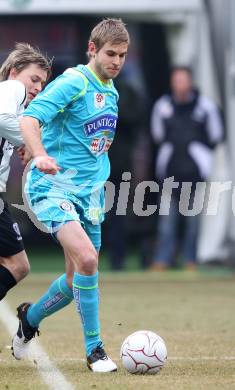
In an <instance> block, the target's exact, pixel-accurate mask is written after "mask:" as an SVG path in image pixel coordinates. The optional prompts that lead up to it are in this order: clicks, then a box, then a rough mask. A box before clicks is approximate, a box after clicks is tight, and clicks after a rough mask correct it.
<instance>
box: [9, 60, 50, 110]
mask: <svg viewBox="0 0 235 390" xmlns="http://www.w3.org/2000/svg"><path fill="white" fill-rule="evenodd" d="M9 79H11V80H19V81H21V82H22V83H23V84H24V86H25V88H26V91H27V104H28V103H30V102H31V100H32V99H33V98H34V97H35V96H36V95H37V94H38V93H39V92H41V90H42V88H43V87H44V85H45V83H46V80H47V72H46V71H45V70H43V69H42V68H40V66H38V65H37V64H30V65H28V66H27V67H26V68H24V69H23V70H21V71H20V72H17V70H16V69H14V68H13V69H11V72H10V76H9Z"/></svg>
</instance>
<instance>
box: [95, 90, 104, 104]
mask: <svg viewBox="0 0 235 390" xmlns="http://www.w3.org/2000/svg"><path fill="white" fill-rule="evenodd" d="M94 104H95V108H103V107H104V106H105V94H104V93H98V92H95V93H94Z"/></svg>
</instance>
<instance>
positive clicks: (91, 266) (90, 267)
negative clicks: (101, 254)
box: [80, 250, 98, 275]
mask: <svg viewBox="0 0 235 390" xmlns="http://www.w3.org/2000/svg"><path fill="white" fill-rule="evenodd" d="M97 266H98V255H97V252H96V251H95V250H90V251H89V252H87V253H86V254H84V255H83V256H82V259H81V262H80V267H81V269H82V271H83V272H84V273H85V274H87V275H89V274H93V273H94V272H96V270H97Z"/></svg>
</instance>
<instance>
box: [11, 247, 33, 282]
mask: <svg viewBox="0 0 235 390" xmlns="http://www.w3.org/2000/svg"><path fill="white" fill-rule="evenodd" d="M14 269H15V274H16V276H17V279H18V281H19V280H21V279H23V278H25V277H26V276H27V275H28V273H29V271H30V264H29V260H28V257H27V255H26V253H25V252H22V253H21V254H20V255H19V256H17V255H16V257H15V258H14Z"/></svg>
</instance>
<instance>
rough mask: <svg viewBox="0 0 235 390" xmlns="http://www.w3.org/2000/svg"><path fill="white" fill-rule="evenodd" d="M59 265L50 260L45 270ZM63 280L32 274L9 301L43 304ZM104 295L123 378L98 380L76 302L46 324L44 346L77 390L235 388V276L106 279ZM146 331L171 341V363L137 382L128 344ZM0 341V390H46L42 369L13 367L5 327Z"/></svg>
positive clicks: (109, 339) (107, 337)
mask: <svg viewBox="0 0 235 390" xmlns="http://www.w3.org/2000/svg"><path fill="white" fill-rule="evenodd" d="M51 260H52V259H51V257H50V258H49V259H45V258H43V262H45V264H46V263H47V262H48V263H49V262H50V261H51ZM58 264H59V262H58ZM35 265H36V262H35ZM38 269H39V268H38ZM56 276H57V274H52V273H32V274H31V275H30V276H29V277H27V278H26V279H25V280H24V281H23V282H22V283H20V284H19V285H18V286H17V287H16V288H15V289H13V290H12V291H11V292H10V293H9V294H8V297H7V302H8V304H9V305H10V307H11V308H12V310H14V308H15V307H16V305H17V304H19V303H20V302H22V301H25V300H32V301H35V300H36V299H37V297H38V296H39V295H40V294H42V293H43V292H44V291H45V289H46V288H47V286H48V285H49V283H50V281H51V280H52V279H53V278H55V277H56ZM100 292H101V323H102V337H103V339H104V342H105V345H106V349H107V351H108V353H109V354H110V355H111V357H112V358H113V359H115V361H117V364H118V367H119V371H118V372H117V373H116V374H114V375H112V374H111V375H107V374H106V375H94V374H92V373H90V372H89V371H88V370H87V368H86V366H85V362H84V349H83V337H82V332H81V327H80V321H79V318H78V316H77V314H76V310H75V307H74V304H73V303H72V304H71V305H70V306H69V307H67V308H65V309H64V310H63V311H61V312H59V313H57V314H56V315H54V316H52V317H50V318H48V319H46V320H45V321H44V323H43V324H42V325H41V331H42V334H41V336H40V338H39V341H40V344H41V345H42V346H43V347H44V349H45V350H46V351H47V353H48V355H49V356H50V359H51V360H52V361H53V362H54V363H55V364H56V365H57V366H58V368H59V369H61V371H62V372H63V374H64V375H65V377H66V379H67V380H68V381H70V382H71V383H72V384H73V386H74V389H76V390H77V389H78V390H80V389H82V390H83V389H84V390H85V389H97V390H99V389H100V390H103V389H107V390H116V389H117V390H119V389H121V390H122V389H124V390H125V389H134V390H142V389H143V390H145V389H147V390H148V389H157V390H158V389H160V390H201V389H202V390H222V389H223V390H232V389H235V374H234V372H235V371H234V366H235V353H234V339H235V330H234V329H235V311H234V296H235V278H234V275H233V274H228V273H220V274H219V273H218V272H214V273H213V272H212V273H209V272H186V271H167V272H164V273H156V272H144V271H135V272H119V273H109V272H101V278H100ZM0 310H1V306H0ZM140 329H149V330H152V331H155V332H157V333H159V334H160V335H161V336H162V337H163V338H164V339H165V341H166V344H167V348H168V356H169V360H168V363H167V365H166V367H165V368H164V369H163V370H162V372H161V373H160V374H159V375H155V376H134V375H130V374H128V373H127V372H126V371H125V370H124V368H123V367H122V365H121V362H120V360H119V350H120V346H121V343H122V341H123V340H124V338H126V337H127V336H128V335H129V334H130V333H132V332H134V331H136V330H140ZM0 334H1V338H0V389H1V390H2V389H11V390H14V389H17V390H25V389H30V390H31V389H35V390H44V389H45V390H46V389H47V386H46V385H45V384H43V382H42V379H41V378H40V376H39V375H38V372H37V368H36V366H34V367H33V366H31V365H30V364H29V363H28V362H27V361H26V362H16V361H14V360H12V357H11V354H10V351H9V350H8V349H6V345H9V344H10V336H9V335H8V333H7V331H6V329H5V328H4V326H3V324H1V322H0Z"/></svg>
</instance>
